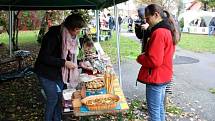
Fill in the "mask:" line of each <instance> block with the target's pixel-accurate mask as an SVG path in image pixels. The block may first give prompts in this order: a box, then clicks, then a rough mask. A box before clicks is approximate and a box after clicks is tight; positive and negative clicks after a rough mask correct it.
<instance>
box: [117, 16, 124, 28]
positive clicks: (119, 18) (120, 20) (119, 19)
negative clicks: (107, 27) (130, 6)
mask: <svg viewBox="0 0 215 121" xmlns="http://www.w3.org/2000/svg"><path fill="white" fill-rule="evenodd" d="M118 22H119V31H121V24H122V22H123V20H122V17H121V16H120V15H119V17H118Z"/></svg>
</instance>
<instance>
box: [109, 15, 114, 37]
mask: <svg viewBox="0 0 215 121" xmlns="http://www.w3.org/2000/svg"><path fill="white" fill-rule="evenodd" d="M107 16H108V28H109V29H110V32H109V33H108V34H109V35H110V38H111V37H112V31H113V29H114V28H115V22H114V19H113V17H112V16H111V14H110V13H108V14H107Z"/></svg>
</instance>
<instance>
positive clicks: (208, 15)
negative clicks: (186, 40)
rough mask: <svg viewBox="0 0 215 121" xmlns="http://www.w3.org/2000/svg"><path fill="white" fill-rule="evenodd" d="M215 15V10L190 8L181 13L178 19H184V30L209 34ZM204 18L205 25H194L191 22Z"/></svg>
mask: <svg viewBox="0 0 215 121" xmlns="http://www.w3.org/2000/svg"><path fill="white" fill-rule="evenodd" d="M213 17H215V12H209V11H202V10H190V11H186V12H184V13H182V14H180V15H179V17H178V21H181V19H183V20H184V28H183V31H184V32H189V33H198V34H208V27H209V24H210V21H211V20H212V18H213ZM199 18H201V19H203V20H204V22H205V25H206V26H204V27H200V26H192V25H191V22H192V21H194V20H197V19H199Z"/></svg>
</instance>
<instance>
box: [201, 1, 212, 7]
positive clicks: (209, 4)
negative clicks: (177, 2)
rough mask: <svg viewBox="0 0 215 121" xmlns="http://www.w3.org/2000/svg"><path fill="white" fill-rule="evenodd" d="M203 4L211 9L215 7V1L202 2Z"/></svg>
mask: <svg viewBox="0 0 215 121" xmlns="http://www.w3.org/2000/svg"><path fill="white" fill-rule="evenodd" d="M200 2H202V3H203V4H207V5H208V7H209V8H213V7H215V0H200Z"/></svg>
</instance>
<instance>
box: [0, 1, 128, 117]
mask: <svg viewBox="0 0 215 121" xmlns="http://www.w3.org/2000/svg"><path fill="white" fill-rule="evenodd" d="M125 1H127V0H79V1H75V0H70V1H68V0H61V1H55V0H54V1H52V0H51V1H50V0H44V1H38V0H28V1H25V2H23V0H16V1H13V0H2V1H0V9H2V10H9V11H10V32H9V33H10V40H11V35H12V31H11V30H12V24H13V22H12V18H13V16H12V15H13V14H12V12H13V11H15V10H50V9H52V10H53V9H64V10H65V9H67V10H68V9H96V10H99V9H102V8H105V7H110V6H113V5H116V4H118V3H121V2H125ZM114 8H115V11H114V13H115V19H117V18H118V14H117V8H116V6H115V7H114ZM96 13H97V15H98V11H97V12H96ZM116 21H117V20H116ZM96 28H97V30H96V31H97V38H99V27H98V25H97V27H96ZM116 30H117V33H118V32H119V25H118V23H117V25H116ZM119 40H120V39H119V34H117V48H118V49H117V51H118V52H117V53H118V69H119V78H118V76H116V74H115V72H114V71H113V68H112V66H111V64H110V63H109V62H110V61H109V60H108V59H107V58H108V57H107V56H104V57H101V56H103V55H99V57H98V60H97V61H95V62H98V61H99V62H101V63H100V64H104V65H103V68H100V70H99V69H98V68H97V72H96V73H94V72H93V75H92V76H89V75H87V74H85V75H86V76H85V77H84V78H87V79H86V80H83V78H82V79H81V78H80V83H79V85H80V86H79V89H74V88H72V89H71V88H68V90H64V109H65V110H64V112H65V113H71V111H72V110H73V112H72V113H74V115H75V116H87V115H100V114H104V113H118V112H123V111H126V110H127V109H128V104H127V102H126V99H125V97H124V94H123V91H122V89H121V85H122V84H121V70H120V58H119V57H120V55H119V48H120V47H119ZM97 67H101V66H97ZM98 72H99V73H98ZM80 77H81V75H80ZM89 83H92V84H89ZM98 83H99V84H100V85H99V86H98ZM89 85H91V86H89ZM95 85H97V87H95ZM65 93H66V94H65Z"/></svg>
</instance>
